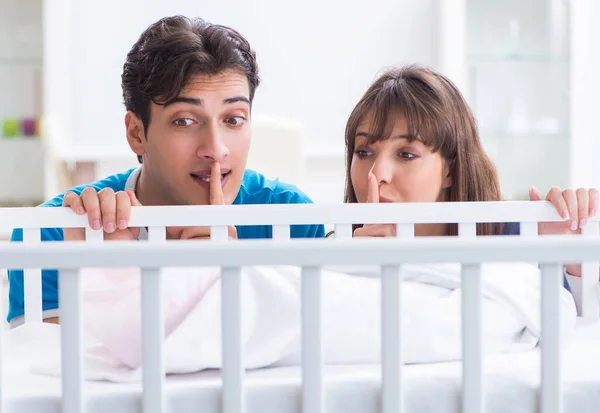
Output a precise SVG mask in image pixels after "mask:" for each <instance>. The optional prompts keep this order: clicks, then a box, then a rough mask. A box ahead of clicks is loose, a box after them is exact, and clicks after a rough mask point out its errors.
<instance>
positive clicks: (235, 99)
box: [223, 96, 250, 104]
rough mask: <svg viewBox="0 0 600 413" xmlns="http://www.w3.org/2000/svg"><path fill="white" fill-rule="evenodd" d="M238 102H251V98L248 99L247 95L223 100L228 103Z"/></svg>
mask: <svg viewBox="0 0 600 413" xmlns="http://www.w3.org/2000/svg"><path fill="white" fill-rule="evenodd" d="M237 102H245V103H247V104H250V99H248V98H247V97H246V96H233V97H230V98H227V99H225V100H224V101H223V103H226V104H232V103H237Z"/></svg>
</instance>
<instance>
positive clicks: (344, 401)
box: [3, 321, 600, 413]
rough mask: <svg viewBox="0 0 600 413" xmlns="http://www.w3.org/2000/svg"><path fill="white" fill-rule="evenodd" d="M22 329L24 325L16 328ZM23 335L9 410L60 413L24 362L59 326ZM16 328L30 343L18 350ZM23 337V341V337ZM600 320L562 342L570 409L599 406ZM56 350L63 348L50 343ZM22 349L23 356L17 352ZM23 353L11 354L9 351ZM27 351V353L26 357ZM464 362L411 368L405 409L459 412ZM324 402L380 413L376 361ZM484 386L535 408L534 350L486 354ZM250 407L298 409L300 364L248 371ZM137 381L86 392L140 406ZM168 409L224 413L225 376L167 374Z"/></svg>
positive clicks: (498, 409) (352, 373)
mask: <svg viewBox="0 0 600 413" xmlns="http://www.w3.org/2000/svg"><path fill="white" fill-rule="evenodd" d="M19 329H20V330H19ZM19 329H17V330H19V331H18V333H17V332H16V330H15V331H13V332H10V333H9V337H11V335H12V338H11V339H10V340H9V341H12V343H9V342H8V341H7V340H5V341H4V344H5V348H4V350H5V359H4V363H3V364H4V368H5V369H7V368H8V370H5V373H4V386H3V393H4V395H5V397H6V404H5V407H6V410H5V413H25V412H26V413H51V412H52V413H58V412H59V411H60V380H59V379H58V378H53V377H47V376H41V375H37V374H32V373H30V372H27V369H26V368H24V365H23V364H22V363H23V362H27V361H29V362H33V363H35V360H32V359H35V358H36V357H37V356H36V354H35V353H34V354H33V355H31V356H29V357H24V355H25V354H26V352H27V351H28V350H30V349H32V348H35V345H32V343H33V342H32V341H31V340H29V339H30V338H33V336H38V335H39V334H40V333H41V334H42V335H48V336H52V335H53V334H55V333H56V332H57V331H58V329H59V327H57V326H52V325H45V326H42V327H40V326H33V325H26V326H23V327H19ZM13 333H17V334H18V335H19V336H20V337H21V338H22V339H23V340H24V341H23V342H24V343H29V344H25V345H22V346H20V348H19V349H15V348H9V347H6V345H8V344H11V345H19V342H18V340H13V339H14V338H16V336H17V334H13ZM23 342H21V343H23ZM599 346H600V322H599V321H594V322H593V323H590V324H587V325H581V326H578V327H577V329H576V330H575V332H574V333H573V334H570V336H569V337H568V339H567V340H566V341H565V343H564V347H563V349H564V353H563V354H564V364H563V366H564V367H563V377H564V400H565V413H587V412H590V413H592V412H597V411H598V406H600V357H598V347H599ZM53 351H58V348H53ZM17 353H19V354H17ZM8 354H12V355H13V356H15V357H17V356H19V357H20V359H19V361H20V362H21V363H17V362H16V361H17V360H16V359H12V360H8V359H7V358H6V356H8ZM21 357H22V358H21ZM460 368H461V363H460V362H449V363H434V364H419V365H410V366H406V367H405V369H404V372H405V377H406V379H405V381H404V383H405V384H406V388H405V395H406V407H407V409H406V412H407V413H421V412H430V413H442V412H444V413H459V412H460V404H459V403H460V380H461V374H460ZM325 372H326V373H325V385H326V392H325V396H326V406H327V411H328V412H330V413H374V412H377V411H379V410H378V409H379V401H378V400H379V399H378V397H379V396H378V394H379V390H380V387H379V386H380V368H379V366H376V365H361V366H352V365H338V366H327V367H326V369H325ZM485 373H486V376H485V386H486V393H487V398H486V402H487V406H488V410H487V411H488V412H490V413H530V412H531V413H533V412H536V397H537V396H536V393H537V391H538V386H539V353H538V352H537V350H531V351H526V352H522V353H517V354H502V355H494V356H489V357H488V358H487V360H486V362H485ZM246 385H247V407H248V408H247V412H248V413H271V412H273V413H275V412H276V413H292V412H294V413H300V412H301V406H300V398H299V394H300V391H301V387H300V369H299V368H298V367H279V368H268V369H260V370H255V371H251V372H249V373H248V375H247V378H246ZM140 388H141V387H140V384H139V383H108V382H87V383H86V384H85V392H86V395H87V398H88V402H87V406H88V409H89V410H88V412H89V413H100V412H108V411H110V412H111V413H134V412H136V413H137V412H141V408H140ZM167 398H168V403H167V405H168V407H169V408H170V409H171V410H170V411H198V412H200V411H201V412H203V413H217V412H219V411H220V379H219V373H218V371H215V370H208V371H205V372H201V373H195V374H189V375H177V376H173V377H169V378H168V379H167Z"/></svg>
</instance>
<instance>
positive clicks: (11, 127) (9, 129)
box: [2, 119, 19, 138]
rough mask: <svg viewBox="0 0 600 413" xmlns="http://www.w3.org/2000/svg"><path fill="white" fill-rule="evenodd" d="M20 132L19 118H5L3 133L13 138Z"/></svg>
mask: <svg viewBox="0 0 600 413" xmlns="http://www.w3.org/2000/svg"><path fill="white" fill-rule="evenodd" d="M18 133H19V121H18V120H17V119H5V120H4V123H3V126H2V135H4V137H6V138H13V137H15V136H17V134H18Z"/></svg>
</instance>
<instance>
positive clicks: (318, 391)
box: [302, 267, 324, 413]
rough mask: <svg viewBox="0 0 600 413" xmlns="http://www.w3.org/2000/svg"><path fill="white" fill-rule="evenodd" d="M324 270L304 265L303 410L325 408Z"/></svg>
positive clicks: (311, 411)
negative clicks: (322, 315)
mask: <svg viewBox="0 0 600 413" xmlns="http://www.w3.org/2000/svg"><path fill="white" fill-rule="evenodd" d="M321 294H322V293H321V270H320V268H318V267H303V268H302V411H303V413H321V412H323V411H324V409H323V344H322V339H321V336H322V320H321V307H322V305H321V300H322V297H321Z"/></svg>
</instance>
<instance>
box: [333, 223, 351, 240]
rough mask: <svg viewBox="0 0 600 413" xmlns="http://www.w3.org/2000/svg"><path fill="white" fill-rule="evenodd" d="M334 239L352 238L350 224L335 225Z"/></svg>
mask: <svg viewBox="0 0 600 413" xmlns="http://www.w3.org/2000/svg"><path fill="white" fill-rule="evenodd" d="M334 230H335V239H344V238H352V224H335V227H334Z"/></svg>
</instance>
